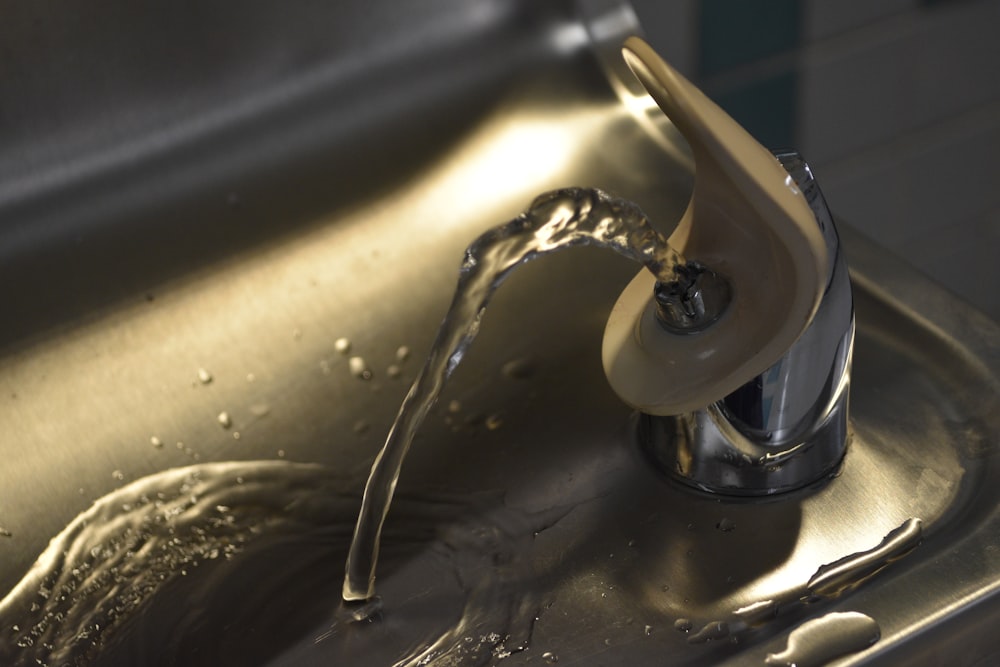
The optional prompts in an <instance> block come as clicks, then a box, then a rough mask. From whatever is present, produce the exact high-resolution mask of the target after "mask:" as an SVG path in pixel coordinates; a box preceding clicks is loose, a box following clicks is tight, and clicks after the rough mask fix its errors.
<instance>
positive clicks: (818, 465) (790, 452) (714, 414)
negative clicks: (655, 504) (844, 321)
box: [637, 325, 853, 497]
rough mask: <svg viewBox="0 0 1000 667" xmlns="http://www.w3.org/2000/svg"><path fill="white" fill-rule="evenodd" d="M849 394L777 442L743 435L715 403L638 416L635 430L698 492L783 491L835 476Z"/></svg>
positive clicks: (651, 452)
mask: <svg viewBox="0 0 1000 667" xmlns="http://www.w3.org/2000/svg"><path fill="white" fill-rule="evenodd" d="M852 339H853V325H852ZM848 394H849V391H848V390H847V387H846V386H845V387H844V390H843V392H842V393H841V395H840V396H839V398H838V399H837V401H836V402H835V404H834V405H833V407H832V408H831V409H830V410H829V412H828V413H827V414H826V418H825V419H824V420H823V421H822V422H821V423H819V424H818V425H816V427H815V428H814V429H813V430H811V431H810V432H808V433H806V434H804V436H803V437H801V438H798V439H795V440H792V441H789V442H787V443H782V444H778V445H771V444H765V443H761V442H759V441H756V440H755V439H753V438H752V437H748V436H747V435H745V434H744V433H743V432H742V431H741V430H740V429H739V428H737V427H736V426H734V425H733V423H732V422H731V421H730V420H729V418H727V416H726V415H725V413H724V410H723V409H722V408H721V407H720V404H718V403H716V404H713V405H711V406H709V407H707V408H705V409H704V410H698V411H696V412H691V413H687V414H684V415H679V416H676V417H655V416H652V415H645V414H640V415H639V419H638V423H637V434H638V438H639V442H640V444H641V446H642V448H643V449H644V451H645V454H646V455H647V456H648V457H649V458H650V459H651V460H652V462H653V464H654V465H655V466H656V467H657V468H659V469H660V470H662V471H663V472H665V473H667V474H668V475H670V476H671V477H672V478H673V479H675V480H677V481H679V482H681V483H683V484H685V485H687V486H691V487H694V488H696V489H698V490H699V491H706V492H709V493H718V494H724V495H732V496H744V497H753V496H767V495H774V494H779V493H786V492H788V491H795V490H797V489H800V488H803V487H805V486H809V485H810V484H813V483H815V482H818V481H821V480H823V479H825V478H827V477H830V476H832V475H835V474H836V472H837V470H838V468H839V467H840V464H841V462H842V461H843V458H844V454H845V453H846V451H847V444H848V441H849V439H850V432H849V425H848V419H847V416H848Z"/></svg>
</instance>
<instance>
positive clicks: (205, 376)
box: [198, 368, 212, 384]
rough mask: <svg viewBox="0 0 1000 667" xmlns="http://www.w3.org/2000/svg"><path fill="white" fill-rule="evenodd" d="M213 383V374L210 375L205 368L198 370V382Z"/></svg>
mask: <svg viewBox="0 0 1000 667" xmlns="http://www.w3.org/2000/svg"><path fill="white" fill-rule="evenodd" d="M211 381H212V374H211V373H209V372H208V371H207V370H205V369H204V368H199V369H198V382H200V383H202V384H209V383H210V382H211Z"/></svg>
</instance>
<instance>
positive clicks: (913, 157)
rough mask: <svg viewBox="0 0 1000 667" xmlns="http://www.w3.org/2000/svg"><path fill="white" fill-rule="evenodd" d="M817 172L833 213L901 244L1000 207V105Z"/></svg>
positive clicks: (816, 167) (882, 238) (886, 240)
mask: <svg viewBox="0 0 1000 667" xmlns="http://www.w3.org/2000/svg"><path fill="white" fill-rule="evenodd" d="M803 154H804V155H805V157H806V159H808V160H810V163H811V164H812V165H813V166H814V170H815V173H816V175H817V178H818V179H819V182H820V185H821V186H822V187H823V191H824V193H825V194H826V196H827V199H828V201H829V203H830V207H831V209H833V210H834V212H835V213H837V214H839V215H840V216H842V217H844V218H845V219H847V220H848V221H849V222H850V223H851V224H853V225H855V226H856V227H858V228H859V229H862V230H863V231H865V232H866V233H867V234H868V235H869V236H872V237H873V238H875V239H876V240H879V241H881V242H882V243H885V244H889V245H895V244H898V243H901V242H903V241H905V240H907V239H911V238H915V237H917V236H920V235H923V234H926V233H928V232H930V231H932V230H934V229H938V228H942V227H945V226H947V225H949V224H952V223H955V222H957V221H961V220H966V219H969V218H971V217H973V216H975V215H976V214H978V213H979V212H981V211H984V210H988V209H991V208H995V207H997V206H1000V178H998V176H997V174H998V171H1000V167H998V156H1000V102H998V103H995V104H991V105H985V106H983V107H981V108H979V109H976V110H975V111H973V112H969V113H966V114H962V115H960V116H957V117H954V118H953V119H950V120H949V121H947V122H943V123H940V124H938V125H937V126H934V127H932V128H928V129H925V130H923V131H920V132H913V133H908V134H904V135H900V136H899V137H896V138H894V139H893V140H891V141H889V142H886V143H884V144H882V145H881V146H878V147H876V148H874V149H871V150H868V151H865V152H861V153H858V154H857V155H855V156H853V157H851V158H846V159H841V160H837V161H833V162H827V163H822V162H820V161H817V160H814V159H813V157H812V156H811V155H810V154H809V152H807V151H803Z"/></svg>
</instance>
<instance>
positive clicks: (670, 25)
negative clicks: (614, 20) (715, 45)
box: [632, 0, 699, 78]
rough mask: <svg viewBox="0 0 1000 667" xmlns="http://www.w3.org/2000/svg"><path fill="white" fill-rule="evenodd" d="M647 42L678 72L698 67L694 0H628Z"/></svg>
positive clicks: (691, 73) (688, 73)
mask: <svg viewBox="0 0 1000 667" xmlns="http://www.w3.org/2000/svg"><path fill="white" fill-rule="evenodd" d="M632 8H633V9H635V13H636V16H638V17H639V24H640V25H641V26H642V27H643V30H645V32H646V39H647V40H648V41H649V45H650V46H652V47H653V48H654V49H656V52H657V53H659V54H660V55H661V56H662V57H663V59H664V60H666V61H667V62H668V63H670V64H671V65H672V66H673V67H675V68H676V69H677V71H679V72H680V73H681V74H683V75H684V76H686V77H688V78H693V77H694V76H695V74H696V68H697V66H698V55H697V54H698V51H697V49H698V35H699V26H698V0H671V1H670V2H664V1H663V0H632Z"/></svg>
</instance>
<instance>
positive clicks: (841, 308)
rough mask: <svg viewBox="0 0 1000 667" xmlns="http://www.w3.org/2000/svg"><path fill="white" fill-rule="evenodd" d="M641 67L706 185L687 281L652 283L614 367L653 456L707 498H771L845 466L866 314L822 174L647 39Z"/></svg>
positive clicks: (686, 243) (637, 58)
mask: <svg viewBox="0 0 1000 667" xmlns="http://www.w3.org/2000/svg"><path fill="white" fill-rule="evenodd" d="M623 52H624V56H625V60H626V62H627V64H628V65H629V67H630V68H631V69H632V72H633V73H634V74H635V75H636V77H637V78H638V79H639V81H640V82H641V83H642V85H643V86H644V87H645V88H646V90H647V91H648V92H649V94H650V95H651V96H652V98H653V99H654V100H655V101H656V103H657V104H658V105H659V106H660V108H661V109H662V110H663V111H664V112H665V113H666V115H667V116H668V117H669V118H670V120H671V121H672V122H673V123H674V124H675V125H676V126H677V128H678V129H679V130H680V131H681V133H682V134H683V136H684V138H685V139H686V140H687V141H688V143H689V144H690V146H691V151H692V153H693V155H694V164H695V183H694V191H693V194H692V196H691V201H690V202H689V204H688V208H687V211H686V212H685V213H684V216H683V217H682V219H681V221H680V222H679V223H678V226H677V229H676V230H675V231H674V233H673V234H672V235H671V237H670V242H671V245H672V246H673V247H675V248H677V249H678V251H679V252H680V253H682V254H683V256H684V257H686V258H687V262H686V264H684V265H683V266H678V267H677V268H675V271H674V276H675V279H674V280H673V281H672V282H667V283H664V282H659V283H655V284H654V282H655V281H654V280H653V279H652V278H651V277H649V276H642V275H640V276H638V277H637V278H636V279H635V280H633V281H632V283H631V284H630V285H629V286H628V287H627V288H626V289H625V291H624V292H623V293H622V296H621V297H620V298H619V300H618V303H617V304H616V305H615V308H614V310H613V311H612V313H611V317H610V318H609V321H608V326H607V328H606V330H605V337H604V349H603V356H604V368H605V372H606V374H607V377H608V380H609V382H610V383H611V386H612V388H613V389H614V390H615V391H616V392H617V393H618V395H619V396H620V397H621V398H622V399H623V400H625V402H626V403H628V404H629V405H632V406H633V407H635V408H637V409H638V411H639V412H640V414H641V415H642V417H641V418H640V425H639V432H640V434H641V437H642V441H643V443H644V445H645V446H646V448H647V450H648V451H649V453H650V455H651V457H652V458H653V460H654V461H655V462H656V463H657V464H658V465H660V466H661V467H662V468H663V469H664V470H666V471H668V472H669V473H670V474H672V475H674V476H676V477H678V478H679V479H681V480H682V481H684V482H685V483H688V484H690V485H693V486H696V487H698V488H701V489H705V490H709V491H715V492H722V493H732V494H737V495H767V494H772V493H778V492H782V491H788V490H791V489H795V488H799V487H802V486H804V485H807V484H809V483H811V482H813V481H815V480H817V479H819V478H821V477H823V476H824V475H826V474H828V473H830V472H832V471H833V470H834V469H835V468H836V466H837V465H838V464H839V462H840V461H841V460H842V458H843V455H844V452H845V451H846V445H847V440H848V421H847V400H848V393H849V377H850V363H851V352H852V349H853V343H854V306H853V299H852V295H851V284H850V279H849V277H848V273H847V265H846V262H845V260H844V257H843V253H842V252H841V248H840V241H839V238H838V236H837V230H836V228H835V227H834V223H833V218H832V216H831V215H830V211H829V209H828V208H827V206H826V202H825V201H824V199H823V195H822V193H821V192H820V189H819V186H818V185H817V183H816V180H815V179H814V177H813V175H812V172H811V171H810V169H809V166H808V165H807V164H806V163H805V161H804V160H803V159H802V157H801V156H800V155H799V154H798V153H795V152H792V151H785V152H780V153H772V152H771V151H768V150H767V149H766V148H764V147H763V146H761V145H760V144H759V143H758V142H757V141H756V140H755V139H754V138H753V137H752V136H750V135H749V134H748V133H747V132H746V131H745V130H744V129H743V128H742V127H740V126H739V125H738V124H737V123H736V122H735V121H734V120H733V119H732V118H730V117H729V116H728V115H727V114H726V113H725V112H724V111H723V110H722V109H720V108H719V107H718V106H716V105H715V103H713V102H712V101H711V100H709V99H708V98H707V97H705V95H704V94H702V93H701V91H699V90H698V89H697V88H696V87H694V86H693V85H692V84H691V83H690V82H688V81H687V80H686V79H684V78H683V77H682V76H681V75H680V74H679V73H677V72H676V71H675V70H673V69H672V68H671V67H670V66H669V65H667V64H666V63H665V62H663V61H662V60H661V59H660V58H659V56H657V55H656V53H655V52H654V51H653V50H652V49H651V48H650V47H649V45H647V44H645V43H644V42H642V41H641V40H639V39H637V38H630V39H629V40H627V41H626V42H625V46H624V49H623Z"/></svg>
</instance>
